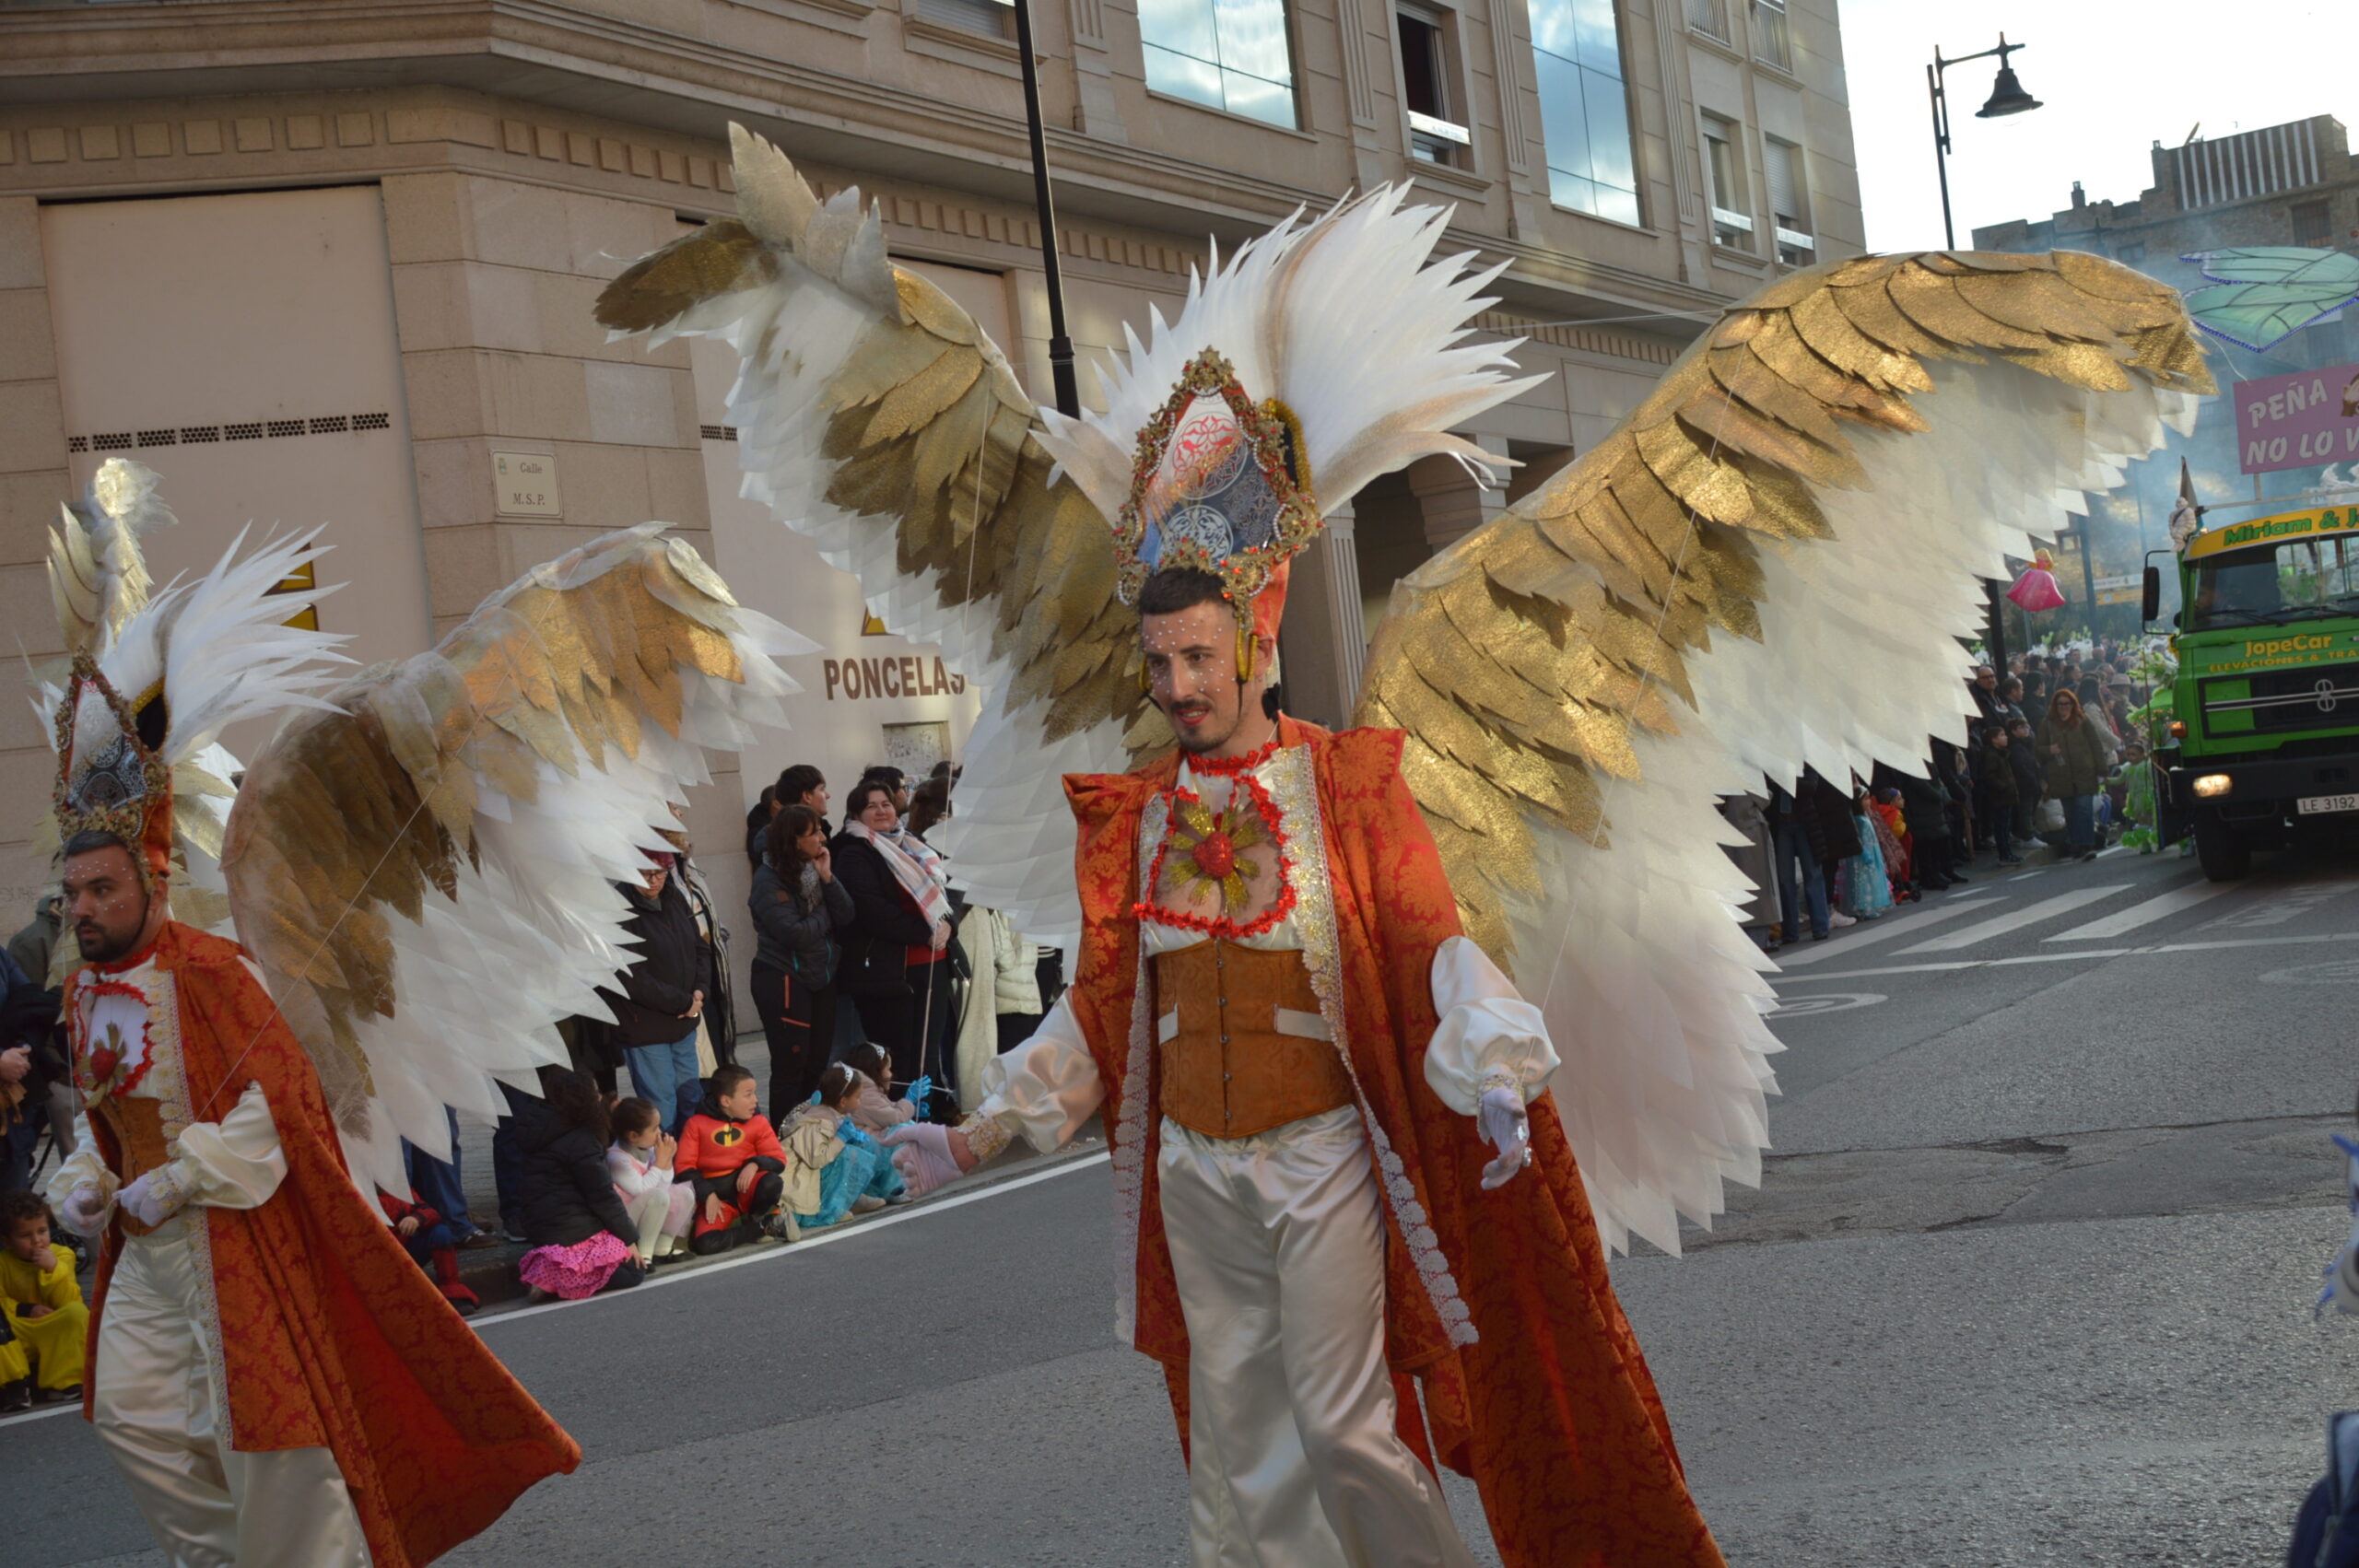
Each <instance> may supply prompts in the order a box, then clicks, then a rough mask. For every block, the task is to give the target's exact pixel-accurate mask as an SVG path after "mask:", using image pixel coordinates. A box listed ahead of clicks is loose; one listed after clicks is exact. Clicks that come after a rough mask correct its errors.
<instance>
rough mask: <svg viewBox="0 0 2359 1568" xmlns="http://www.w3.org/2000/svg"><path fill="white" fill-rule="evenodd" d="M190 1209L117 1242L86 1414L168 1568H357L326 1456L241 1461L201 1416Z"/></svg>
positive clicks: (204, 1371) (303, 1452)
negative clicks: (117, 1254) (118, 1253)
mask: <svg viewBox="0 0 2359 1568" xmlns="http://www.w3.org/2000/svg"><path fill="white" fill-rule="evenodd" d="M192 1223H197V1224H201V1223H204V1214H203V1211H202V1210H196V1209H192V1210H188V1211H184V1212H183V1214H182V1215H181V1216H177V1217H175V1218H173V1219H171V1220H169V1221H167V1222H166V1223H164V1224H163V1225H162V1226H160V1227H159V1228H158V1229H157V1230H156V1231H155V1232H154V1233H153V1234H152V1235H145V1236H132V1237H129V1238H127V1240H126V1241H125V1243H124V1246H123V1258H122V1259H121V1261H119V1262H118V1263H116V1265H115V1269H114V1277H113V1279H112V1281H111V1282H110V1283H109V1285H108V1287H107V1299H106V1313H105V1316H103V1317H102V1318H101V1319H100V1322H99V1345H98V1352H99V1353H98V1360H97V1362H96V1363H95V1364H94V1366H93V1367H92V1369H91V1370H92V1375H93V1376H94V1377H95V1378H96V1382H95V1384H94V1386H93V1389H92V1409H91V1416H92V1419H93V1422H94V1423H95V1424H96V1425H97V1427H98V1430H99V1438H100V1441H101V1442H103V1443H104V1444H105V1445H106V1446H107V1451H108V1452H109V1453H110V1454H111V1455H112V1456H113V1457H114V1462H115V1468H116V1469H119V1470H121V1471H122V1472H123V1482H124V1484H125V1485H127V1486H128V1487H129V1488H130V1489H131V1496H132V1500H133V1501H134V1502H135V1503H136V1504H138V1505H139V1511H140V1513H141V1514H143V1515H146V1516H147V1528H148V1529H149V1531H150V1532H152V1533H153V1534H154V1536H155V1538H156V1544H157V1545H158V1546H159V1547H161V1548H162V1549H163V1551H164V1556H165V1559H166V1560H167V1561H168V1562H170V1563H171V1565H172V1568H367V1564H368V1562H369V1548H368V1544H367V1542H366V1540H365V1539H364V1538H363V1536H362V1534H361V1529H360V1518H359V1515H357V1514H356V1513H354V1512H353V1508H352V1496H351V1494H350V1493H349V1492H346V1490H345V1484H344V1476H343V1474H342V1472H341V1471H339V1470H338V1469H336V1463H335V1457H334V1455H333V1454H331V1453H329V1452H328V1450H327V1449H325V1448H290V1449H286V1450H283V1451H279V1452H275V1453H260V1454H244V1453H240V1452H238V1451H237V1450H235V1449H232V1448H229V1447H228V1446H227V1445H224V1443H223V1442H222V1440H221V1432H220V1427H219V1425H218V1423H217V1418H216V1414H215V1410H214V1389H213V1375H212V1365H213V1361H212V1358H211V1356H210V1355H209V1354H208V1353H207V1345H206V1341H207V1340H208V1338H209V1337H210V1335H211V1334H212V1332H213V1328H212V1322H211V1317H210V1314H209V1310H208V1308H207V1306H206V1304H205V1301H204V1300H203V1292H202V1290H201V1288H200V1285H201V1281H200V1270H199V1269H198V1265H197V1260H196V1258H195V1257H194V1255H193V1251H192V1248H191V1247H190V1245H189V1241H188V1233H187V1227H188V1226H189V1225H190V1224H192Z"/></svg>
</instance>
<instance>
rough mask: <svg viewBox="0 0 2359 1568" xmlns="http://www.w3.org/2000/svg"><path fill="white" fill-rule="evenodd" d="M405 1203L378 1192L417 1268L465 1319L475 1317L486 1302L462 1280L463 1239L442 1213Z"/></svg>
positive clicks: (396, 1237) (394, 1231)
mask: <svg viewBox="0 0 2359 1568" xmlns="http://www.w3.org/2000/svg"><path fill="white" fill-rule="evenodd" d="M416 1198H417V1194H415V1193H412V1194H411V1199H412V1200H411V1201H409V1202H404V1201H403V1200H402V1199H398V1198H396V1197H394V1196H393V1194H392V1193H390V1192H387V1191H386V1190H384V1189H383V1188H378V1189H377V1201H378V1202H379V1203H380V1204H381V1205H382V1206H383V1208H384V1211H385V1218H386V1219H387V1220H389V1221H391V1222H392V1223H393V1236H394V1238H395V1239H396V1240H398V1241H399V1242H400V1243H401V1244H402V1248H403V1250H405V1251H406V1252H407V1253H408V1254H409V1255H410V1258H412V1260H414V1261H415V1262H416V1263H417V1266H418V1267H419V1268H421V1269H423V1270H426V1276H427V1278H428V1279H429V1280H432V1281H434V1288H435V1289H436V1290H439V1291H440V1292H441V1293H442V1299H443V1300H444V1301H447V1302H449V1303H450V1304H451V1305H452V1306H454V1307H456V1308H457V1309H458V1312H459V1316H462V1317H472V1316H475V1308H477V1307H479V1306H481V1305H483V1299H482V1298H481V1297H480V1296H477V1295H476V1294H475V1292H474V1291H473V1290H471V1289H469V1288H468V1286H467V1283H466V1281H464V1280H462V1279H460V1278H459V1250H458V1249H459V1238H458V1236H457V1235H456V1234H455V1233H454V1232H453V1231H452V1228H451V1223H450V1222H449V1221H448V1220H445V1219H444V1218H443V1217H442V1215H441V1212H440V1211H439V1210H434V1209H429V1208H428V1207H427V1206H426V1205H425V1204H423V1203H419V1202H417V1201H416Z"/></svg>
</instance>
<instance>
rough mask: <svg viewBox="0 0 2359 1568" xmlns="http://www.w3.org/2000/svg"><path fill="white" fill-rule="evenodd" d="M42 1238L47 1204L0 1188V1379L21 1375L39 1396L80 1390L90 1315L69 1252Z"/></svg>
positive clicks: (47, 1398)
mask: <svg viewBox="0 0 2359 1568" xmlns="http://www.w3.org/2000/svg"><path fill="white" fill-rule="evenodd" d="M49 1238H50V1216H49V1206H48V1205H47V1204H45V1203H43V1202H42V1201H41V1199H40V1198H39V1197H38V1196H36V1195H35V1194H33V1193H30V1192H0V1317H5V1318H6V1322H7V1325H8V1328H9V1331H10V1332H11V1334H12V1335H13V1336H14V1338H15V1342H14V1343H13V1344H7V1345H0V1384H7V1385H10V1386H11V1387H13V1386H15V1385H17V1384H18V1383H29V1385H30V1392H31V1398H32V1399H33V1400H34V1401H37V1402H40V1403H43V1404H46V1403H49V1402H51V1401H53V1400H57V1399H67V1398H76V1399H78V1398H81V1396H82V1347H83V1340H84V1338H85V1336H86V1334H87V1333H88V1328H89V1322H90V1309H89V1308H88V1306H86V1305H83V1303H82V1286H81V1282H80V1281H77V1280H76V1279H75V1277H74V1253H73V1251H72V1249H71V1248H68V1247H64V1246H55V1245H53V1243H52V1242H51V1241H50V1239H49ZM18 1397H19V1398H21V1397H22V1396H21V1395H20V1396H18Z"/></svg>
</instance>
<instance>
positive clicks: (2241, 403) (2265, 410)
mask: <svg viewBox="0 0 2359 1568" xmlns="http://www.w3.org/2000/svg"><path fill="white" fill-rule="evenodd" d="M2236 458H2237V462H2238V464H2239V466H2241V467H2242V468H2243V470H2244V471H2245V472H2246V473H2247V474H2275V473H2278V472H2280V471H2282V470H2284V469H2288V468H2316V467H2318V465H2319V464H2320V463H2326V462H2359V365H2337V366H2334V367H2333V368H2332V369H2325V370H2297V371H2295V372H2294V374H2292V375H2290V376H2266V377H2263V378H2262V379H2261V380H2257V381H2238V382H2237V383H2236Z"/></svg>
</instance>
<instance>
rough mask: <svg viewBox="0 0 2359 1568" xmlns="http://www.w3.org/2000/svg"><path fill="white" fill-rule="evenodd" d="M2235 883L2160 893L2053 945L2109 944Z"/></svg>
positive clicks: (2075, 929) (2066, 934) (2059, 934)
mask: <svg viewBox="0 0 2359 1568" xmlns="http://www.w3.org/2000/svg"><path fill="white" fill-rule="evenodd" d="M2235 886H2236V883H2232V882H2191V883H2182V884H2181V885H2179V886H2177V887H2174V888H2171V889H2169V890H2168V891H2166V892H2163V893H2158V894H2156V895H2154V897H2152V898H2149V899H2147V900H2146V901H2145V902H2143V903H2142V904H2132V905H2131V906H2130V907H2129V908H2127V909H2124V910H2121V911H2120V912H2119V913H2118V914H2112V915H2107V916H2105V917H2103V918H2102V919H2095V920H2091V921H2090V922H2089V923H2088V924H2087V925H2084V926H2074V927H2073V928H2072V929H2071V930H2069V931H2058V932H2057V933H2056V934H2055V935H2054V936H2052V937H2049V938H2048V939H2047V940H2048V941H2049V942H2105V941H2109V940H2111V939H2112V938H2114V937H2118V936H2128V935H2129V934H2130V932H2131V931H2134V930H2137V929H2138V928H2139V927H2140V926H2144V925H2152V924H2153V923H2154V921H2156V920H2159V919H2162V918H2163V917H2164V916H2165V915H2176V914H2177V913H2178V912H2179V911H2180V910H2182V909H2192V908H2194V907H2196V906H2197V905H2198V904H2201V903H2203V902H2205V901H2206V900H2208V899H2212V898H2217V897H2219V896H2220V895H2222V894H2223V893H2225V892H2227V891H2228V890H2229V889H2231V888H2233V887H2235Z"/></svg>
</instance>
